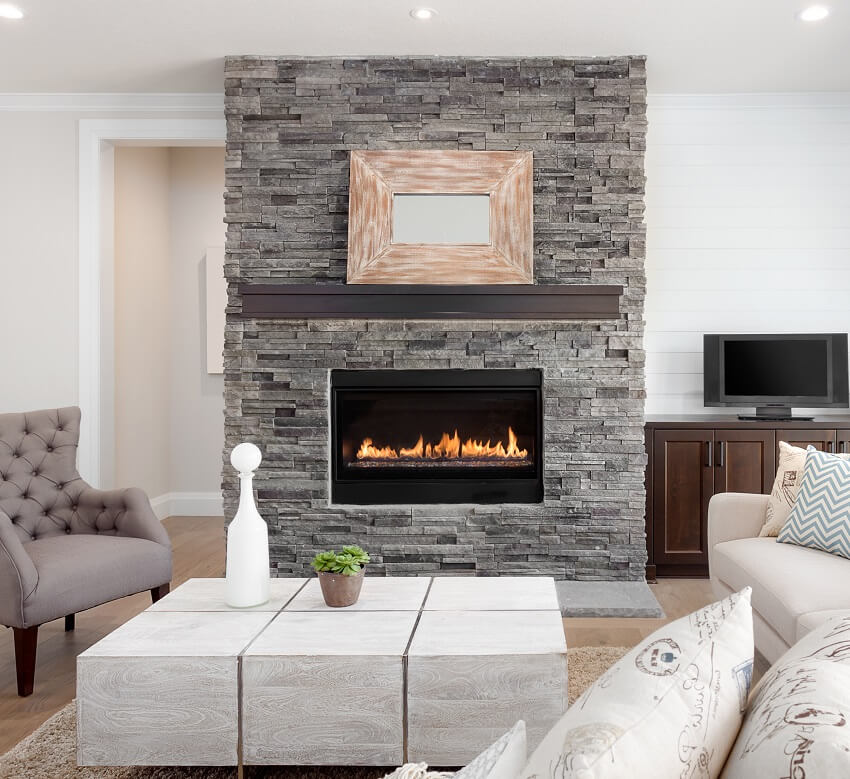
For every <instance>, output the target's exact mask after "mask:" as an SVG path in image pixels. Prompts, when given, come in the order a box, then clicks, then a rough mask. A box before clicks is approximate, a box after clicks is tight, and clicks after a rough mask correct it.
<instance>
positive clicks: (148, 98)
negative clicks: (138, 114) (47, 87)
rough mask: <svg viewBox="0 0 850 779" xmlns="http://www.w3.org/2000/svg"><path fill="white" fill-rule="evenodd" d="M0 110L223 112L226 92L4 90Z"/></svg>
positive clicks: (220, 113) (1, 94) (0, 93)
mask: <svg viewBox="0 0 850 779" xmlns="http://www.w3.org/2000/svg"><path fill="white" fill-rule="evenodd" d="M0 111H22V112H26V111H52V112H56V111H68V112H73V113H87V112H101V113H104V112H108V113H116V112H123V111H154V112H157V113H186V112H203V113H215V114H218V115H223V114H224V95H223V94H222V93H219V92H186V93H183V92H137V93H130V92H127V93H120V92H66V93H47V92H0Z"/></svg>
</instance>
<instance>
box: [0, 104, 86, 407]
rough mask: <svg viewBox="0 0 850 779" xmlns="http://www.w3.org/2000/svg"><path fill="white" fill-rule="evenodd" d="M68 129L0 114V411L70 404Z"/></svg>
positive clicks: (62, 120) (73, 230) (72, 158)
mask: <svg viewBox="0 0 850 779" xmlns="http://www.w3.org/2000/svg"><path fill="white" fill-rule="evenodd" d="M76 132H77V129H76V119H75V117H74V115H72V114H59V115H54V116H49V117H48V116H45V115H43V114H33V113H0V300H2V303H0V332H2V333H3V334H4V338H3V340H4V343H3V347H2V350H0V413H2V412H9V411H28V410H34V409H39V408H57V407H60V406H71V405H74V404H76V403H77V264H76V255H77V178H76V176H77V135H76Z"/></svg>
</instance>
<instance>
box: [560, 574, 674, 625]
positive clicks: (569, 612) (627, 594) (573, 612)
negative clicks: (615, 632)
mask: <svg viewBox="0 0 850 779" xmlns="http://www.w3.org/2000/svg"><path fill="white" fill-rule="evenodd" d="M555 589H556V591H557V593H558V605H559V606H560V608H561V615H562V616H564V617H643V618H653V619H658V618H663V617H664V610H663V609H662V608H661V605H660V604H659V603H658V600H657V599H656V598H655V595H653V593H652V589H651V588H650V587H649V585H648V584H647V583H646V582H581V581H559V582H555Z"/></svg>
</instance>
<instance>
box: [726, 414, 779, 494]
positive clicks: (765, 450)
mask: <svg viewBox="0 0 850 779" xmlns="http://www.w3.org/2000/svg"><path fill="white" fill-rule="evenodd" d="M714 446H715V451H714V463H715V466H716V468H715V472H714V491H715V492H716V493H717V492H756V493H762V494H768V493H769V492H770V490H771V489H772V488H773V480H774V479H775V477H776V436H775V435H774V433H773V430H715V431H714Z"/></svg>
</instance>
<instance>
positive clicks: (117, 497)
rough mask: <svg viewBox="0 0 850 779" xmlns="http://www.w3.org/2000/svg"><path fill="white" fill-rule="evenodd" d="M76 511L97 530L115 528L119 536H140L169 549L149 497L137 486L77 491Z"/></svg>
mask: <svg viewBox="0 0 850 779" xmlns="http://www.w3.org/2000/svg"><path fill="white" fill-rule="evenodd" d="M78 503H79V509H78V510H79V512H80V515H81V516H82V518H83V520H84V522H85V524H86V525H89V526H90V527H96V528H97V529H98V530H100V531H104V530H115V534H116V535H118V536H124V537H125V538H142V539H144V540H146V541H153V542H154V543H155V544H159V545H160V546H164V547H167V548H168V549H170V548H171V541H170V540H169V538H168V533H166V532H165V528H164V527H163V526H162V523H161V522H160V521H159V520H158V519H157V518H156V515H155V514H154V513H153V509H152V508H151V504H150V501H149V500H148V496H147V495H145V493H144V492H143V491H142V490H140V489H139V488H138V487H129V488H128V489H123V490H96V489H94V487H89V488H88V489H86V490H83V492H82V493H80V497H79V501H78Z"/></svg>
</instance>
